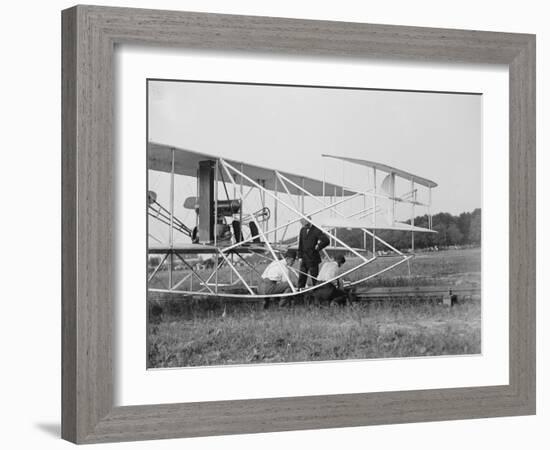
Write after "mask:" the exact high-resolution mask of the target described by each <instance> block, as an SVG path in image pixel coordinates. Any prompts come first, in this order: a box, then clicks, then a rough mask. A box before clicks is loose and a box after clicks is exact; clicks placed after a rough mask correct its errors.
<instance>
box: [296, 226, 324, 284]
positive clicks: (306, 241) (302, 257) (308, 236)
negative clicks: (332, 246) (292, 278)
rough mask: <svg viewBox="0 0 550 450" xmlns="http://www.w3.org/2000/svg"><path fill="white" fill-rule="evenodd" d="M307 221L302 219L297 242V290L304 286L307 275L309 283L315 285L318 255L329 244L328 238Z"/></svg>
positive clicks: (319, 259) (319, 261) (318, 262)
mask: <svg viewBox="0 0 550 450" xmlns="http://www.w3.org/2000/svg"><path fill="white" fill-rule="evenodd" d="M308 219H309V220H306V219H302V220H301V222H302V229H301V230H300V238H299V241H298V259H299V261H300V276H299V277H298V289H302V288H304V287H305V286H306V283H307V278H308V274H309V275H310V276H311V282H312V283H313V284H314V285H315V284H316V283H317V275H318V274H319V264H320V263H321V254H320V253H319V252H320V251H321V250H323V249H324V248H325V247H326V246H327V245H328V244H329V242H330V241H329V238H328V237H327V235H326V234H325V233H323V232H322V231H321V230H320V229H319V228H317V227H315V226H313V225H312V224H311V222H310V220H311V217H310V216H308Z"/></svg>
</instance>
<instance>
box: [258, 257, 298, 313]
mask: <svg viewBox="0 0 550 450" xmlns="http://www.w3.org/2000/svg"><path fill="white" fill-rule="evenodd" d="M294 261H296V252H295V251H294V250H288V251H287V252H286V254H285V258H284V259H281V260H279V261H273V262H272V263H271V264H269V265H268V266H267V267H266V268H265V270H264V272H263V273H262V279H261V280H260V284H259V285H258V294H260V295H275V294H283V293H285V292H290V286H289V285H288V281H287V280H288V279H289V277H290V274H289V270H288V268H289V267H291V266H292V264H294ZM281 301H282V300H281ZM270 302H271V298H270V297H266V298H265V300H264V309H267V308H269V304H270Z"/></svg>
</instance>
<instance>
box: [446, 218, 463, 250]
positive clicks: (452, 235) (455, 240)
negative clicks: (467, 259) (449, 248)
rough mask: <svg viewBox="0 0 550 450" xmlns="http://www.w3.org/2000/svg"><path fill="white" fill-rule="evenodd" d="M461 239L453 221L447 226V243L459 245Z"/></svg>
mask: <svg viewBox="0 0 550 450" xmlns="http://www.w3.org/2000/svg"><path fill="white" fill-rule="evenodd" d="M462 241H463V235H462V233H461V232H460V229H459V228H458V226H457V225H456V224H455V223H451V224H450V225H449V226H448V227H447V245H460V244H462Z"/></svg>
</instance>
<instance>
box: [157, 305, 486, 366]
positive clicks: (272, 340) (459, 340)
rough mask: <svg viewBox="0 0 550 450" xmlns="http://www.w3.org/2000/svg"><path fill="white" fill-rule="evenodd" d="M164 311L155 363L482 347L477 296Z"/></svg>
mask: <svg viewBox="0 0 550 450" xmlns="http://www.w3.org/2000/svg"><path fill="white" fill-rule="evenodd" d="M218 312H219V311H218ZM161 314H162V317H157V320H156V321H155V323H153V324H151V325H150V335H149V366H150V367H181V366H207V365H223V364H245V363H273V362H296V361H323V360H335V359H338V360H341V359H364V358H388V357H410V356H432V355H459V354H475V353H479V352H480V344H481V336H480V303H479V301H477V302H475V301H474V302H467V303H462V304H458V305H455V306H453V307H452V308H450V307H446V306H443V305H434V304H431V303H425V304H423V305H419V304H414V305H413V304H411V303H405V302H403V303H400V304H388V303H387V302H386V303H383V302H379V303H373V304H362V305H361V304H354V305H353V306H346V307H327V308H320V307H307V306H298V307H295V308H278V307H277V308H272V309H269V310H263V309H259V308H253V307H249V308H242V309H240V310H234V311H232V312H231V313H227V311H225V314H223V313H222V314H210V315H206V316H204V315H203V316H202V317H199V316H196V317H195V318H190V319H181V318H180V317H178V316H174V315H171V314H170V313H169V312H163V313H161Z"/></svg>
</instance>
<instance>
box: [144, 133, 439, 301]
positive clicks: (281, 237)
mask: <svg viewBox="0 0 550 450" xmlns="http://www.w3.org/2000/svg"><path fill="white" fill-rule="evenodd" d="M147 151H148V156H147V158H148V171H149V173H151V172H150V171H157V172H164V173H165V176H168V177H169V180H170V181H169V185H170V187H169V200H168V205H167V206H165V205H163V204H162V202H161V201H160V200H159V198H158V195H157V193H156V192H155V191H153V190H148V192H147V205H148V207H147V211H148V217H149V218H150V220H154V221H157V222H158V223H159V224H161V226H163V227H166V229H167V230H168V239H167V242H166V240H163V239H159V238H158V237H155V236H154V235H152V234H151V226H149V227H148V229H149V233H150V235H149V244H148V253H149V256H150V257H151V256H154V258H155V260H154V265H151V267H150V270H149V274H148V289H149V291H150V292H161V293H167V294H189V295H193V296H220V297H227V298H251V299H262V298H264V297H287V296H294V295H296V294H305V293H307V292H311V291H313V290H314V289H316V288H318V287H320V286H323V285H324V284H327V283H333V282H335V281H336V280H337V279H339V278H344V279H347V278H349V277H350V276H351V275H352V274H354V276H353V277H352V278H354V279H353V280H352V281H349V282H348V285H350V286H355V285H359V284H361V283H365V282H366V281H368V280H370V279H372V278H375V277H377V276H379V275H381V274H382V273H385V272H387V271H389V270H392V269H394V268H396V267H397V266H399V265H401V264H404V263H407V262H408V261H409V260H410V259H411V258H412V257H413V256H414V234H415V233H433V232H434V230H433V229H432V220H431V217H432V216H431V203H432V189H433V188H435V187H436V186H437V184H436V183H435V182H433V181H431V180H428V179H425V178H422V177H419V176H417V175H413V174H411V173H408V172H406V171H404V170H400V169H397V168H394V167H390V166H387V165H385V164H380V163H376V162H372V161H367V160H364V159H357V158H348V157H341V156H336V155H326V154H324V155H321V156H322V158H323V161H324V162H326V163H329V162H330V164H325V169H324V170H323V175H322V178H320V179H315V178H311V177H307V176H300V175H296V174H293V173H289V172H287V171H282V170H278V169H269V168H265V167H259V166H256V165H253V164H249V163H245V162H239V161H234V160H232V159H229V158H222V157H219V156H213V155H208V154H205V153H200V152H196V151H191V150H188V149H183V148H178V147H174V146H170V145H165V144H159V143H155V142H149V143H148V149H147ZM327 165H329V170H328V173H327V169H326V166H327ZM337 165H341V166H342V180H341V182H335V181H334V172H335V171H336V170H335V167H336V166H337ZM348 165H349V166H352V167H353V168H354V169H353V170H354V173H356V174H358V176H357V182H356V184H355V185H352V183H351V180H350V177H349V176H348V175H347V172H346V166H348ZM176 176H182V177H187V178H188V179H191V180H193V186H194V188H193V191H194V192H190V193H189V192H188V193H187V194H190V195H186V196H185V198H180V197H178V196H179V194H180V193H178V192H176V189H175V183H174V179H175V177H176ZM329 178H331V179H330V180H329ZM182 200H183V202H182V203H180V202H181V201H182ZM175 204H179V205H182V206H183V208H185V210H188V211H189V212H190V213H191V215H192V217H193V219H192V220H188V221H187V223H186V221H185V220H182V219H181V218H178V217H176V214H175V213H174V205H175ZM403 208H405V210H406V213H407V214H408V217H409V218H408V220H407V219H406V220H405V221H403V220H398V219H399V218H400V217H401V216H402V215H403ZM420 208H423V209H425V211H426V212H427V216H428V225H427V228H426V227H420V226H417V225H415V224H414V218H415V215H416V214H417V211H418V210H419V209H420ZM304 221H306V222H309V223H310V224H311V225H312V226H314V227H317V228H318V229H319V230H321V231H322V233H324V234H325V235H326V236H327V237H328V238H329V242H330V243H329V245H328V246H327V247H326V248H324V249H323V251H322V253H323V258H324V259H326V260H331V259H332V258H333V257H334V256H335V255H336V254H346V255H347V257H346V259H347V261H348V262H347V263H346V265H345V266H344V267H343V269H342V271H341V272H340V273H339V274H338V275H337V276H336V277H335V278H334V279H331V280H327V281H323V282H317V283H316V284H313V283H310V284H309V285H306V287H305V288H302V289H301V290H298V288H297V283H296V281H295V280H294V279H293V278H294V277H293V276H290V275H295V276H298V275H299V269H296V268H290V270H291V272H290V274H289V275H288V276H286V278H287V282H288V285H289V288H290V289H289V290H288V291H287V292H285V293H281V294H271V295H260V294H258V291H257V287H258V283H259V281H260V279H261V274H262V271H261V267H262V264H265V263H272V262H274V261H280V259H281V258H282V255H283V254H284V253H285V252H286V251H287V250H288V249H289V248H297V247H298V235H299V230H300V227H301V222H304ZM342 229H346V230H360V233H362V236H363V245H361V246H351V245H349V244H347V243H346V242H345V240H344V239H343V238H342V236H341V234H342V232H341V230H342ZM381 230H394V231H401V232H408V233H411V249H410V251H408V252H403V251H401V250H399V249H397V248H395V247H393V246H392V245H391V244H390V243H388V242H387V241H386V240H384V239H383V238H382V237H381V236H380V231H381ZM387 254H391V255H392V256H394V257H395V258H396V259H395V258H394V259H391V260H389V262H388V263H387V264H386V265H383V267H380V264H378V265H377V268H376V269H375V270H369V267H372V266H369V265H371V263H372V262H373V261H376V260H378V259H381V258H383V256H385V255H387ZM176 267H179V269H180V270H176ZM162 274H164V276H161V275H162ZM309 277H310V278H311V276H310V275H309ZM310 281H311V280H310Z"/></svg>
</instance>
